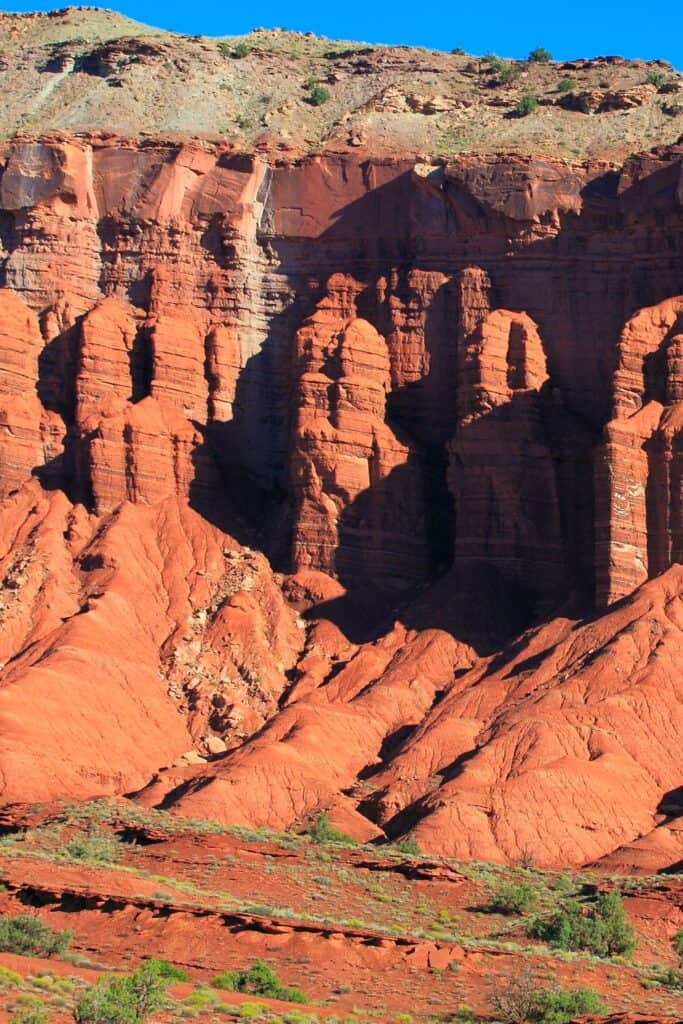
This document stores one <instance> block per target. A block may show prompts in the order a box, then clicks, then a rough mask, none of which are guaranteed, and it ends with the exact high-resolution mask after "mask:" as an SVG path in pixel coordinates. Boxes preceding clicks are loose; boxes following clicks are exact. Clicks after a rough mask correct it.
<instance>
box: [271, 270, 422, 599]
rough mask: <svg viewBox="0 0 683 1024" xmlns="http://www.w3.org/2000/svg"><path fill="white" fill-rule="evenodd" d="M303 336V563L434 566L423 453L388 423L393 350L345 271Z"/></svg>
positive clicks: (297, 486)
mask: <svg viewBox="0 0 683 1024" xmlns="http://www.w3.org/2000/svg"><path fill="white" fill-rule="evenodd" d="M327 289H328V295H327V297H326V298H325V299H324V300H323V301H322V302H321V303H320V304H319V305H318V308H317V310H316V312H315V313H314V315H313V316H312V317H311V318H310V319H309V320H308V321H307V323H306V324H304V326H303V327H302V328H301V330H300V331H299V332H298V334H297V339H296V343H295V352H294V361H295V373H296V374H297V383H296V385H295V395H294V402H295V406H296V412H295V419H294V428H293V436H292V449H291V474H292V490H293V496H294V539H293V546H292V562H293V566H294V568H295V569H305V568H314V569H322V570H324V571H327V572H330V573H335V574H337V575H338V576H339V577H340V578H341V579H342V580H343V581H344V582H345V583H346V584H352V583H354V584H355V583H358V582H361V581H363V580H365V581H373V582H375V583H378V584H380V585H381V584H382V583H389V584H390V585H391V584H393V585H399V586H400V585H401V584H405V583H411V582H414V581H415V580H416V579H419V578H425V577H426V576H427V574H428V571H429V553H428V547H427V537H426V510H425V508H424V502H423V496H422V484H421V479H420V473H419V469H418V467H417V460H416V459H415V453H414V452H413V451H411V449H410V447H409V446H408V445H406V444H403V443H401V441H400V440H399V439H398V437H397V436H396V434H395V433H394V432H393V431H392V430H391V428H390V427H389V426H388V425H387V424H386V423H385V416H386V401H387V393H388V391H389V388H390V367H389V352H388V350H387V345H386V342H385V340H384V338H382V336H381V335H380V334H378V333H377V331H376V330H375V328H374V327H373V326H372V324H370V323H368V322H367V320H363V319H361V318H359V317H358V316H357V315H356V307H355V297H356V295H357V294H358V293H359V291H360V285H359V283H358V282H355V281H353V280H349V279H345V278H343V277H341V276H338V277H333V278H331V279H330V281H329V282H328V285H327Z"/></svg>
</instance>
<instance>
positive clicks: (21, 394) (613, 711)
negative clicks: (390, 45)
mask: <svg viewBox="0 0 683 1024" xmlns="http://www.w3.org/2000/svg"><path fill="white" fill-rule="evenodd" d="M1 171H2V173H1V176H0V286H1V287H0V425H1V426H2V430H0V498H1V499H2V500H1V503H0V581H1V586H0V620H1V621H2V625H3V629H2V637H1V642H0V662H1V665H0V720H1V722H2V729H1V730H0V733H1V734H2V735H1V737H0V793H1V795H2V800H3V802H12V801H19V800H23V799H35V800H43V799H45V800H47V799H52V798H55V797H59V796H64V795H68V796H76V797H85V796H92V795H96V794H101V793H110V792H124V793H131V792H135V793H137V794H138V796H139V798H140V799H142V800H144V801H145V802H148V803H151V804H155V805H159V804H162V805H164V806H168V807H171V808H173V809H175V810H178V811H179V812H180V813H187V814H189V815H191V816H196V815H206V816H209V817H217V818H220V819H221V820H224V821H230V822H236V821H237V822H242V823H244V824H248V825H277V826H281V827H292V826H296V827H298V826H300V825H301V824H302V823H304V822H305V821H306V820H308V819H309V818H310V817H311V816H312V815H314V814H315V813H318V812H319V811H320V809H329V810H330V811H331V813H332V814H333V817H334V819H335V820H336V821H337V823H338V824H340V825H341V826H342V827H344V828H347V829H349V830H350V831H352V832H353V834H354V835H356V836H357V837H359V838H363V839H368V838H375V837H380V838H383V837H395V836H398V835H402V834H405V833H406V832H408V831H413V832H415V834H416V835H417V836H418V837H419V839H420V841H421V842H423V843H424V845H425V848H429V849H434V850H437V849H440V850H442V851H443V852H452V853H455V854H457V855H462V856H476V857H481V858H484V859H494V860H501V859H503V860H504V859H508V860H510V859H515V858H518V857H520V856H522V855H523V854H524V851H525V848H526V847H527V845H529V844H534V845H535V847H536V848H537V850H538V851H539V854H540V856H542V858H543V860H544V861H545V862H547V863H553V862H555V861H557V859H558V851H562V856H563V858H564V860H565V861H566V860H567V859H568V860H570V861H571V862H575V863H585V862H589V861H593V860H596V859H599V858H600V857H603V856H606V855H608V854H609V853H611V852H613V851H615V850H617V849H618V848H619V847H620V846H621V845H623V844H625V843H628V842H631V841H632V840H634V838H635V837H637V836H646V835H648V834H649V832H650V831H652V832H653V835H655V834H657V835H661V831H660V832H659V833H657V830H658V829H660V830H661V829H662V828H664V826H665V822H664V821H663V818H662V813H661V811H660V808H661V806H669V805H668V804H667V803H666V797H667V794H669V795H671V794H672V793H675V792H676V791H677V787H679V786H680V776H679V774H678V772H679V768H678V763H679V758H678V736H679V735H680V729H681V728H682V727H683V725H682V724H681V722H680V711H679V708H680V706H681V704H680V699H679V698H680V694H679V690H680V686H679V682H678V675H677V669H676V665H677V664H678V663H679V661H680V652H681V650H683V639H682V638H683V624H682V623H681V621H680V614H679V613H678V611H677V603H676V602H677V601H678V600H679V594H680V569H679V568H678V567H677V566H676V563H677V562H679V560H681V559H683V554H682V552H683V547H682V546H683V521H682V517H683V497H682V490H681V480H682V479H683V464H681V451H683V442H682V441H681V436H682V435H681V423H682V422H683V421H682V416H681V410H682V409H683V405H682V404H681V403H683V385H682V383H681V380H682V374H683V370H682V369H681V367H682V366H683V146H674V147H669V148H668V149H662V150H660V151H656V152H652V153H649V154H645V155H641V156H634V157H632V158H631V159H629V160H628V161H627V162H626V163H625V164H624V165H623V166H622V167H620V168H616V167H614V166H611V165H607V164H603V163H585V164H581V165H578V164H577V165H569V164H566V163H563V162H559V161H557V162H553V161H551V160H544V159H540V158H539V159H531V158H523V157H519V156H499V157H493V156H492V157H479V158H475V157H462V158H460V159H458V160H455V161H453V162H450V163H445V162H443V163H433V164H420V163H418V164H416V163H415V162H414V160H412V159H408V158H405V159H403V158H395V159H393V158H392V159H389V158H387V159H377V158H372V157H369V156H367V155H365V154H363V153H362V152H359V153H357V154H354V156H353V157H349V156H348V155H335V154H333V153H330V154H326V155H321V156H315V157H310V158H305V159H301V160H295V161H285V160H282V161H280V162H279V161H277V160H275V161H271V162H270V163H268V162H267V161H266V160H265V159H261V158H259V157H254V156H249V155H237V154H235V153H234V152H232V151H230V150H229V149H228V148H227V147H221V146H209V145H208V144H199V143H197V144H184V145H175V144H170V143H169V144H163V143H160V142H148V143H139V142H137V143H135V142H132V141H131V142H127V141H125V140H121V139H115V138H109V139H104V140H103V139H98V140H94V139H93V140H87V139H79V140H74V139H70V140H68V139H62V138H58V137H56V136H55V137H53V138H49V139H43V140H42V141H33V142H31V141H26V140H24V141H16V142H13V143H9V144H7V145H6V146H5V148H4V151H3V162H2V168H1ZM653 577H657V578H656V579H655V578H653ZM648 581H649V582H648ZM604 609H607V611H606V612H604V614H602V615H598V616H597V617H594V616H595V615H596V610H597V611H598V612H603V611H604ZM581 615H583V616H585V618H584V619H583V620H578V617H579V616H581ZM565 616H566V617H565ZM524 631H526V632H524ZM65 709H68V714H67V713H66V711H65ZM548 806H551V807H553V806H557V807H560V806H562V808H563V812H562V814H561V815H559V814H558V817H557V821H556V822H555V823H553V821H551V820H550V819H549V816H548V814H547V808H548ZM550 817H552V816H550ZM653 842H654V843H655V845H656V842H657V840H656V839H654V840H653ZM667 842H668V840H667Z"/></svg>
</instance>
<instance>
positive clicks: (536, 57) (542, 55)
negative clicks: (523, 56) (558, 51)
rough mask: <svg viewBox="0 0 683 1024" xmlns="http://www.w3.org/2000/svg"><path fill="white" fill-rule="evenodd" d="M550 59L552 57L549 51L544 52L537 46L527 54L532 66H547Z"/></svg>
mask: <svg viewBox="0 0 683 1024" xmlns="http://www.w3.org/2000/svg"><path fill="white" fill-rule="evenodd" d="M552 59H553V55H552V53H551V52H550V50H546V49H545V48H544V47H543V46H537V47H536V49H535V50H532V51H531V53H530V54H529V60H530V61H531V63H532V64H548V63H549V62H550V61H551V60H552Z"/></svg>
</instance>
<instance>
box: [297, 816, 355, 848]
mask: <svg viewBox="0 0 683 1024" xmlns="http://www.w3.org/2000/svg"><path fill="white" fill-rule="evenodd" d="M308 834H309V836H310V837H311V839H312V840H313V842H314V843H341V844H343V845H344V846H355V845H356V843H355V841H354V840H353V839H352V838H351V836H348V835H347V834H346V832H340V831H339V830H338V829H336V828H334V827H333V825H331V824H330V818H329V815H328V814H327V813H326V812H325V811H323V812H322V814H319V815H318V817H317V818H316V819H315V822H314V823H313V824H312V825H311V827H310V828H309V830H308Z"/></svg>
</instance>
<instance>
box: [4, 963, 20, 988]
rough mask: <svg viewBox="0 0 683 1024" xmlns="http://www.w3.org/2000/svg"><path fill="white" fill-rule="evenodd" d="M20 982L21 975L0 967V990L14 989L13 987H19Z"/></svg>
mask: <svg viewBox="0 0 683 1024" xmlns="http://www.w3.org/2000/svg"><path fill="white" fill-rule="evenodd" d="M22 980H23V979H22V977H21V975H20V974H17V972H16V971H11V970H10V969H9V967H2V966H0V988H14V986H15V985H21V982H22Z"/></svg>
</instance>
